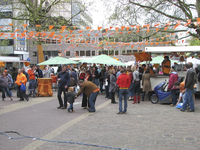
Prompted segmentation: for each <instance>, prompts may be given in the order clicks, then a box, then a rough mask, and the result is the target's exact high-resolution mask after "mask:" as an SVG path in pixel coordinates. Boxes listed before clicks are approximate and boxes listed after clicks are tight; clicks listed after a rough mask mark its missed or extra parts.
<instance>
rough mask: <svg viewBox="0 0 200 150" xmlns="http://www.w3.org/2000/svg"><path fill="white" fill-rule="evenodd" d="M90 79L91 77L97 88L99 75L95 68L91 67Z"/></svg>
mask: <svg viewBox="0 0 200 150" xmlns="http://www.w3.org/2000/svg"><path fill="white" fill-rule="evenodd" d="M92 77H93V83H94V84H96V86H98V85H99V73H98V71H97V67H93V69H92Z"/></svg>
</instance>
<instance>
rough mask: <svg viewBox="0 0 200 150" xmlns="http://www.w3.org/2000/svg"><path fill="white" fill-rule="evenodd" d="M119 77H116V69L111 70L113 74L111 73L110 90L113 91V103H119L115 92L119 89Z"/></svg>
mask: <svg viewBox="0 0 200 150" xmlns="http://www.w3.org/2000/svg"><path fill="white" fill-rule="evenodd" d="M116 81H117V78H116V71H115V69H112V70H111V75H110V87H109V92H110V93H111V103H112V104H117V102H116V101H115V92H116V91H117V83H116Z"/></svg>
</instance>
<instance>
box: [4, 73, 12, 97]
mask: <svg viewBox="0 0 200 150" xmlns="http://www.w3.org/2000/svg"><path fill="white" fill-rule="evenodd" d="M4 71H5V72H6V73H7V76H9V77H10V81H11V82H10V84H9V86H8V89H9V92H10V95H11V96H13V94H12V89H11V88H12V85H13V79H12V76H11V75H10V74H9V73H8V70H4ZM6 96H8V94H6Z"/></svg>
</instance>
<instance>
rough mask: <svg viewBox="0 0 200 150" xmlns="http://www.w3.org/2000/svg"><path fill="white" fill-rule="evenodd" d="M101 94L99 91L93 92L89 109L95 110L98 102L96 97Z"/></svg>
mask: <svg viewBox="0 0 200 150" xmlns="http://www.w3.org/2000/svg"><path fill="white" fill-rule="evenodd" d="M98 94H99V91H98V92H93V93H92V94H91V95H90V97H89V103H90V109H89V111H93V112H95V106H94V105H95V102H96V98H97V95H98Z"/></svg>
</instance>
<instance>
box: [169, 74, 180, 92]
mask: <svg viewBox="0 0 200 150" xmlns="http://www.w3.org/2000/svg"><path fill="white" fill-rule="evenodd" d="M176 81H178V74H177V73H175V72H172V73H171V74H170V76H169V85H168V88H167V90H168V91H169V90H171V89H172V87H173V86H174V83H175V82H176Z"/></svg>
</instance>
